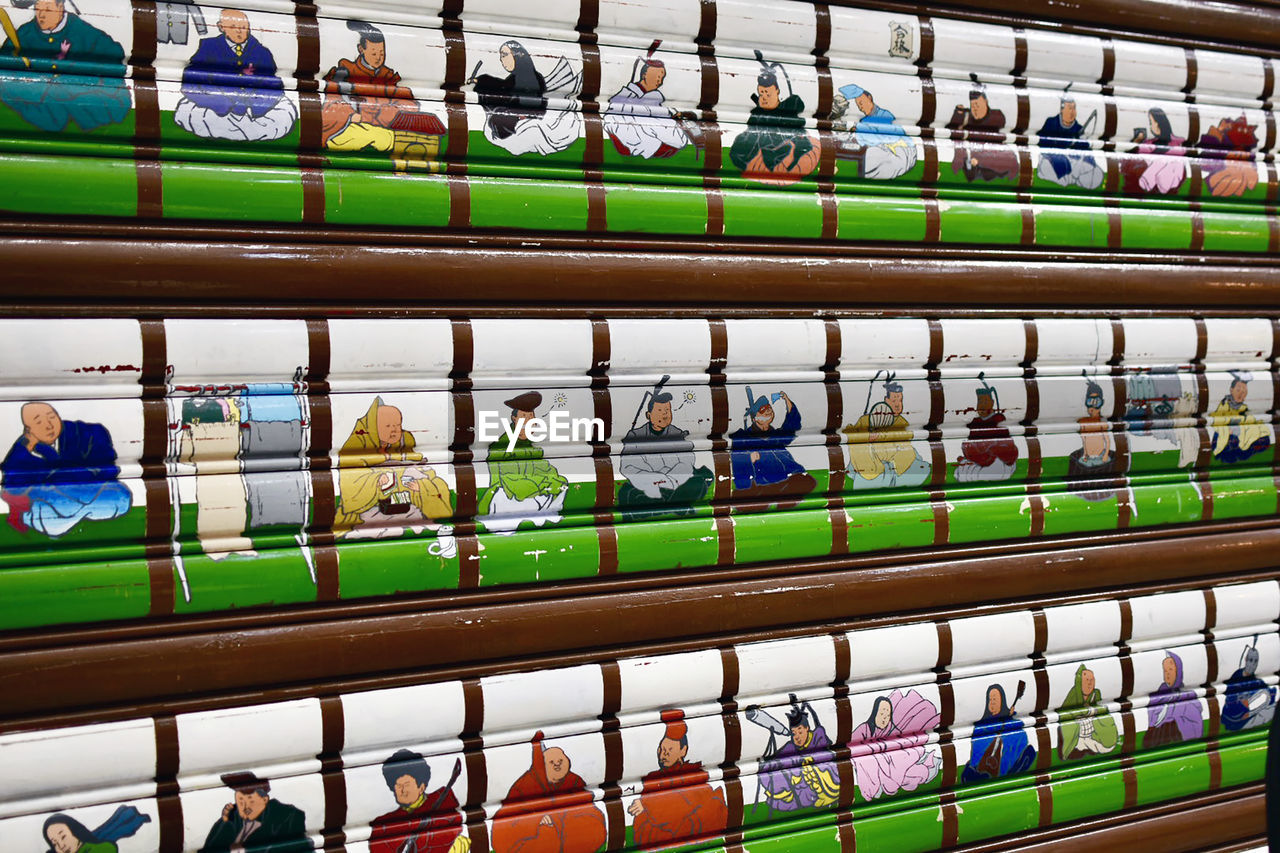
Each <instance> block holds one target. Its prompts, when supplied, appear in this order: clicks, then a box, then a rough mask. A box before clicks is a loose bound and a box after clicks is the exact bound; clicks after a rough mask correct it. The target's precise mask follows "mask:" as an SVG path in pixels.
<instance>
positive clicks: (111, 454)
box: [0, 403, 133, 539]
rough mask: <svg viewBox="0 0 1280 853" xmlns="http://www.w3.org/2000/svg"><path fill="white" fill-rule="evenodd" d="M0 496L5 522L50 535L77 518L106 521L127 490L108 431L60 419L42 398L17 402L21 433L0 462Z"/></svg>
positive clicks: (122, 505)
mask: <svg viewBox="0 0 1280 853" xmlns="http://www.w3.org/2000/svg"><path fill="white" fill-rule="evenodd" d="M0 475H3V477H2V479H0V497H2V498H3V499H4V501H5V503H7V504H8V505H9V525H10V526H11V527H12V528H13V529H14V530H17V531H18V532H19V533H26V532H27V531H28V530H34V531H36V532H37V533H43V534H44V535H45V536H48V537H50V538H53V539H57V538H59V537H60V536H64V535H65V534H67V533H69V532H70V531H71V530H72V529H73V528H74V527H75V526H76V525H77V524H79V523H80V522H82V521H110V520H111V519H113V518H119V517H120V516H122V515H124V514H125V513H127V512H128V511H129V508H130V506H132V504H133V501H132V500H131V499H130V497H129V490H128V489H127V488H126V487H125V486H124V484H122V483H120V482H118V480H117V478H118V477H119V476H120V468H119V467H118V466H117V465H116V451H115V448H114V447H113V446H112V445H111V434H110V433H109V432H107V428H106V427H104V426H103V425H102V424H91V423H86V422H84V421H64V420H63V419H62V418H61V417H59V415H58V412H57V410H55V409H54V408H53V406H50V405H49V404H48V403H27V404H26V405H24V406H23V407H22V435H21V436H19V438H18V440H17V441H15V442H14V443H13V447H11V448H10V449H9V453H8V454H7V455H6V456H5V457H4V461H3V462H0Z"/></svg>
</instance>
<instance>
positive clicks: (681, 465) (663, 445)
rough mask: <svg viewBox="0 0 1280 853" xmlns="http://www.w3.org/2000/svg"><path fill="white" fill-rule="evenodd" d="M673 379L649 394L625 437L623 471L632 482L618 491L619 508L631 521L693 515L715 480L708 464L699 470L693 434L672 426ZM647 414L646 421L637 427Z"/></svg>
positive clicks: (622, 460)
mask: <svg viewBox="0 0 1280 853" xmlns="http://www.w3.org/2000/svg"><path fill="white" fill-rule="evenodd" d="M670 378H671V377H670V376H663V377H662V379H661V380H660V381H659V382H658V383H657V384H656V385H654V386H653V389H652V390H649V391H645V393H644V396H643V397H641V398H640V405H639V406H638V407H637V408H636V414H635V417H634V418H632V419H631V429H630V430H628V431H627V434H626V436H625V437H623V439H622V454H621V459H620V460H619V464H618V470H619V471H620V472H621V474H622V476H624V477H626V478H627V482H626V483H625V484H624V485H623V486H622V488H621V489H619V490H618V506H620V507H622V508H623V510H622V514H623V517H624V518H626V519H628V520H640V519H647V518H657V517H659V516H663V515H674V516H684V515H692V514H693V504H695V503H697V502H698V501H700V500H702V498H703V497H705V496H706V494H707V488H708V487H709V486H710V485H711V483H712V481H713V480H714V479H715V476H714V475H713V474H712V473H711V471H710V470H708V469H707V468H706V466H702V465H698V466H695V464H694V463H695V462H696V460H695V458H694V455H693V442H691V441H689V432H688V430H684V429H681V428H680V427H678V426H676V425H675V424H673V423H672V422H671V420H672V409H671V394H670V392H667V391H664V390H662V388H663V386H664V385H666V384H667V380H668V379H670ZM642 412H643V413H644V417H645V421H646V422H645V423H644V424H642V425H640V426H637V425H636V424H637V423H639V421H640V415H641V413H642Z"/></svg>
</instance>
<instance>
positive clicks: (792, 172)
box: [729, 50, 822, 184]
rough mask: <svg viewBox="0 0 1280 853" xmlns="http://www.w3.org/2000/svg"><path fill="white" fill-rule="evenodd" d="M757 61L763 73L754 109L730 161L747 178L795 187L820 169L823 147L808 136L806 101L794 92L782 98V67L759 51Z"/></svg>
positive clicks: (734, 145)
mask: <svg viewBox="0 0 1280 853" xmlns="http://www.w3.org/2000/svg"><path fill="white" fill-rule="evenodd" d="M756 60H757V61H758V62H759V63H760V65H761V71H760V74H759V76H758V77H757V78H756V94H754V95H752V96H751V100H752V102H753V103H754V104H755V106H754V107H752V109H751V114H750V117H749V118H748V119H747V129H746V130H744V131H743V132H742V133H740V134H738V136H737V138H736V139H734V140H733V145H732V147H730V149H729V159H730V160H731V161H732V162H733V165H735V166H737V167H738V168H739V169H741V170H742V173H743V175H744V176H746V177H749V178H752V179H754V180H757V181H760V182H761V183H768V184H792V183H795V182H796V181H798V180H800V179H801V178H803V177H804V176H805V175H807V174H809V173H810V172H812V171H813V170H814V169H816V168H818V161H819V160H820V159H821V148H822V144H821V142H819V141H818V140H817V139H814V138H813V137H810V136H809V135H808V134H807V133H806V132H805V120H804V116H803V113H804V100H803V99H801V97H800V96H799V95H797V94H795V93H794V92H788V94H787V96H786V97H785V98H784V97H782V94H781V89H780V87H779V83H778V75H779V73H781V74H782V75H783V77H784V78H785V77H786V69H785V68H784V67H783V66H782V63H780V62H765V60H764V58H763V56H762V55H761V53H760V51H758V50H757V51H756ZM788 87H790V82H789V81H788Z"/></svg>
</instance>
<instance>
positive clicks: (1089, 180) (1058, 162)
mask: <svg viewBox="0 0 1280 853" xmlns="http://www.w3.org/2000/svg"><path fill="white" fill-rule="evenodd" d="M1097 120H1098V111H1097V110H1094V111H1093V113H1092V114H1091V115H1090V116H1089V118H1088V119H1086V120H1085V121H1084V122H1083V123H1082V122H1078V121H1076V98H1075V95H1073V94H1071V84H1070V83H1068V84H1067V87H1066V88H1065V89H1063V90H1062V96H1061V98H1060V99H1059V102H1058V112H1057V114H1056V115H1051V116H1049V117H1048V118H1047V119H1045V120H1044V124H1043V125H1041V126H1040V132H1039V134H1038V135H1039V137H1040V149H1041V150H1040V165H1039V167H1038V168H1037V170H1036V174H1037V175H1039V176H1040V178H1041V180H1045V181H1049V182H1051V183H1055V184H1058V185H1059V186H1063V187H1080V188H1081V189H1085V190H1096V189H1097V188H1098V187H1100V186H1102V181H1103V179H1104V178H1106V176H1107V170H1106V169H1105V168H1103V167H1102V166H1100V165H1099V164H1098V159H1097V158H1096V157H1093V156H1090V155H1089V154H1059V153H1057V151H1052V150H1050V151H1046V150H1044V149H1046V148H1048V149H1062V148H1066V149H1070V150H1075V151H1088V150H1089V149H1090V147H1091V146H1090V145H1089V140H1088V139H1087V138H1086V137H1087V136H1088V134H1089V131H1090V129H1091V128H1092V127H1093V125H1094V123H1095V122H1096V121H1097Z"/></svg>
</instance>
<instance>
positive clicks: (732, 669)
mask: <svg viewBox="0 0 1280 853" xmlns="http://www.w3.org/2000/svg"><path fill="white" fill-rule="evenodd" d="M720 667H721V669H722V670H723V676H724V678H723V681H722V682H721V688H720V701H721V702H732V701H734V697H735V696H737V695H738V685H739V683H740V673H739V671H738V652H737V650H736V649H734V647H733V646H723V647H721V649H720Z"/></svg>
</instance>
